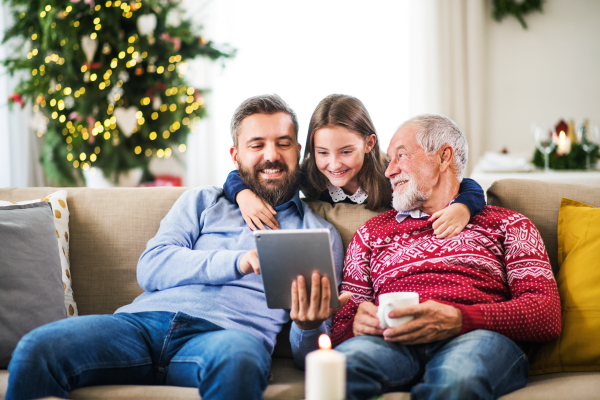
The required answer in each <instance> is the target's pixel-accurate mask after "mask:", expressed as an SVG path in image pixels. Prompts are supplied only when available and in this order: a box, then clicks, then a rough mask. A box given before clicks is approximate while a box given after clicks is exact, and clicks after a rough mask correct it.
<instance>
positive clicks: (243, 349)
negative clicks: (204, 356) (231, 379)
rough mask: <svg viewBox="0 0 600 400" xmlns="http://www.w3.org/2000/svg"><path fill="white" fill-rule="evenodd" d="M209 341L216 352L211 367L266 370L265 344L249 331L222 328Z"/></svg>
mask: <svg viewBox="0 0 600 400" xmlns="http://www.w3.org/2000/svg"><path fill="white" fill-rule="evenodd" d="M219 333H220V334H219V335H217V336H216V337H215V341H214V342H212V343H211V346H214V348H215V349H219V352H218V354H217V355H216V357H214V359H213V368H217V369H226V370H228V371H229V372H232V373H235V371H245V372H246V373H248V372H249V371H261V372H262V371H268V370H269V366H270V359H271V358H270V355H269V353H268V352H267V350H266V349H265V346H264V345H263V344H262V343H261V342H260V341H259V340H258V339H256V338H255V337H254V336H252V335H251V334H249V333H246V332H242V331H236V330H224V331H220V332H219Z"/></svg>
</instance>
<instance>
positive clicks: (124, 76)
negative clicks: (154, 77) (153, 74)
mask: <svg viewBox="0 0 600 400" xmlns="http://www.w3.org/2000/svg"><path fill="white" fill-rule="evenodd" d="M119 80H120V81H123V82H127V81H128V80H129V72H127V71H121V72H119Z"/></svg>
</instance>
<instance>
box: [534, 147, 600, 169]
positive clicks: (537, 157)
mask: <svg viewBox="0 0 600 400" xmlns="http://www.w3.org/2000/svg"><path fill="white" fill-rule="evenodd" d="M598 158H600V153H599V152H598V146H596V148H595V149H594V150H593V151H592V152H591V153H590V165H592V166H594V165H596V162H597V161H598ZM533 164H534V165H535V166H536V167H538V168H544V154H543V153H542V152H541V151H539V150H538V149H537V148H536V149H535V153H534V154H533ZM549 164H550V169H555V170H567V169H585V168H586V153H585V151H583V146H581V144H579V143H573V144H572V145H571V151H570V152H569V153H568V154H564V155H560V156H559V155H558V154H557V152H556V148H555V149H554V151H553V152H552V153H550V158H549Z"/></svg>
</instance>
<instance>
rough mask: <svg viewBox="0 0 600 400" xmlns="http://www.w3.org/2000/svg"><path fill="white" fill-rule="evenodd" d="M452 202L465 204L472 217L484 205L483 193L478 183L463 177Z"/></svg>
mask: <svg viewBox="0 0 600 400" xmlns="http://www.w3.org/2000/svg"><path fill="white" fill-rule="evenodd" d="M454 203H462V204H464V205H465V206H467V207H468V208H469V211H471V217H474V216H475V215H477V214H479V213H480V212H481V211H482V210H483V207H485V194H484V193H483V189H482V188H481V186H480V185H479V183H477V182H476V181H474V180H473V179H470V178H463V180H462V182H461V183H460V188H459V189H458V197H457V198H456V199H455V200H454Z"/></svg>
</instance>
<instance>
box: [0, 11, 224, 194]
mask: <svg viewBox="0 0 600 400" xmlns="http://www.w3.org/2000/svg"><path fill="white" fill-rule="evenodd" d="M9 3H10V4H11V6H12V10H13V12H14V16H15V21H16V22H15V24H14V25H13V27H11V28H10V29H9V30H8V31H7V33H6V35H5V37H4V42H5V43H6V42H7V41H9V40H10V39H15V38H21V39H22V46H20V49H21V50H20V51H16V52H15V54H19V53H20V54H19V55H18V56H13V57H11V58H8V59H6V60H4V61H3V63H4V65H5V66H6V67H7V68H8V70H9V71H10V72H11V73H14V72H15V71H17V70H27V71H30V73H31V74H30V76H29V77H27V78H25V79H22V80H21V82H20V83H19V85H18V86H17V88H16V93H15V94H13V95H12V96H11V98H9V102H10V103H20V104H22V105H24V104H25V102H26V101H31V102H32V103H33V104H34V106H33V111H34V116H33V118H32V121H31V126H32V127H33V128H34V129H35V130H36V131H37V134H38V136H40V137H42V136H44V150H43V154H42V164H43V166H44V171H45V173H46V176H47V178H48V180H50V181H51V182H55V183H57V184H65V185H73V184H77V183H78V181H79V180H80V179H81V177H82V171H83V170H87V169H89V168H99V169H101V170H102V171H103V173H104V175H105V176H106V177H107V178H111V179H115V180H116V179H118V176H119V174H120V173H122V172H126V171H128V170H130V169H133V168H140V167H141V168H143V169H144V170H145V172H146V173H149V171H148V165H149V162H150V159H151V157H159V158H163V157H165V158H169V157H171V156H172V155H174V154H175V153H173V151H172V150H171V148H175V149H176V150H177V151H179V152H184V151H185V150H186V146H185V141H186V137H187V135H188V133H189V132H190V128H191V127H193V125H194V124H196V123H197V122H198V121H199V120H200V119H201V118H203V117H204V116H205V115H206V109H205V102H204V96H203V92H202V90H200V89H197V88H193V87H189V86H188V85H187V84H186V82H185V73H186V71H187V61H189V60H190V59H193V58H195V57H198V56H202V57H208V58H210V59H212V60H217V59H224V58H228V57H232V56H233V55H234V53H235V51H234V50H232V49H230V48H228V47H226V46H218V45H216V44H215V43H213V42H212V41H209V40H207V39H206V38H204V37H203V36H201V35H199V34H198V33H196V32H195V31H194V29H193V26H192V22H191V21H190V20H188V19H185V18H183V17H182V15H183V10H181V8H180V0H144V1H142V0H134V1H130V2H123V1H120V0H116V1H110V0H109V1H106V2H98V1H94V0H83V1H81V0H77V1H74V0H72V1H68V0H32V1H29V0H11V1H9ZM19 44H20V45H21V43H19Z"/></svg>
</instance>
